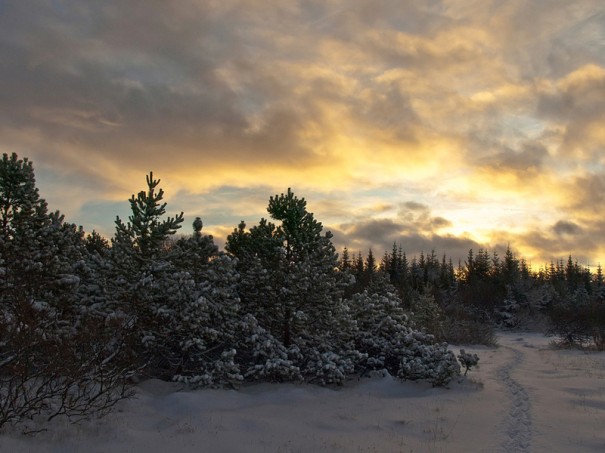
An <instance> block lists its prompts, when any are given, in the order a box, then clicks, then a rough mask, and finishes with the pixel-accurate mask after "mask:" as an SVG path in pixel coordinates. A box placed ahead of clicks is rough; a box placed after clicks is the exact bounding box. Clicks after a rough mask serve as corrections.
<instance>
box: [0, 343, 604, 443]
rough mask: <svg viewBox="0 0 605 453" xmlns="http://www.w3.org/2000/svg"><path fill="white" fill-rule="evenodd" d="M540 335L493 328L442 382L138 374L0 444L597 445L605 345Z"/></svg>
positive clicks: (601, 422)
mask: <svg viewBox="0 0 605 453" xmlns="http://www.w3.org/2000/svg"><path fill="white" fill-rule="evenodd" d="M549 342H550V339H548V338H544V337H543V336H542V335H539V334H535V333H502V334H500V335H499V343H500V346H499V347H498V348H484V347H474V348H466V350H467V352H476V353H478V354H479V356H480V358H481V360H480V362H479V365H480V367H479V369H473V370H472V371H471V372H469V375H468V377H467V378H466V379H461V380H460V381H455V382H453V383H452V384H451V385H450V388H449V389H443V388H432V387H431V386H430V385H427V384H419V383H412V382H406V383H400V382H398V381H396V380H394V379H392V378H390V377H385V378H379V377H375V378H372V379H362V380H360V381H354V382H350V383H349V384H348V385H347V386H346V387H344V388H341V389H328V388H321V387H315V386H311V385H301V386H299V385H291V384H281V385H277V384H261V385H252V386H247V387H245V388H243V389H242V390H240V391H228V390H197V391H178V389H179V387H178V386H176V385H175V384H171V383H165V382H161V381H157V380H153V381H148V382H145V383H144V384H142V385H141V386H140V388H139V389H138V392H137V398H136V399H133V400H128V401H123V402H121V403H120V405H119V407H118V409H117V410H116V411H114V412H113V413H112V414H110V415H108V416H107V417H105V418H103V419H101V420H97V421H94V422H89V423H85V424H80V425H69V424H67V423H66V422H65V421H57V422H56V423H53V424H52V425H51V426H50V429H49V430H48V431H45V432H42V433H40V434H38V435H37V436H35V437H25V436H23V435H19V434H17V432H16V431H13V432H10V431H8V432H6V433H4V434H3V435H1V436H0V452H14V453H20V452H62V453H63V452H86V453H96V452H116V453H120V452H145V453H155V452H158V453H165V452H171V453H176V452H406V453H408V452H530V451H531V452H574V453H578V452H603V451H605V353H594V352H591V353H584V352H582V351H577V350H574V351H570V350H554V349H551V348H550V347H549V346H548V344H549ZM455 352H456V353H457V352H458V348H456V349H455Z"/></svg>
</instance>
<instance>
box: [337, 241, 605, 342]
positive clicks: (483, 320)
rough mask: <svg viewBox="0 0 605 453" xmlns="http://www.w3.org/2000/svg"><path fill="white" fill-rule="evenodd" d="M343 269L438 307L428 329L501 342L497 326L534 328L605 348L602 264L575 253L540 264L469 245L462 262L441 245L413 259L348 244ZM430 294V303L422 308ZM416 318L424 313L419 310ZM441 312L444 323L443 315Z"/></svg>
mask: <svg viewBox="0 0 605 453" xmlns="http://www.w3.org/2000/svg"><path fill="white" fill-rule="evenodd" d="M339 268H340V269H342V270H346V271H347V272H350V273H351V274H352V275H353V276H354V277H355V283H354V284H353V285H352V286H351V287H349V288H348V291H351V292H358V291H363V290H367V289H369V288H372V287H374V286H376V285H383V284H384V282H385V281H386V282H388V283H389V284H390V285H392V286H393V287H394V288H395V289H396V291H397V293H398V295H399V297H400V298H401V300H402V303H403V305H404V306H405V307H406V308H407V309H414V310H416V312H418V310H426V305H427V301H428V305H431V304H432V306H433V309H432V311H431V316H432V321H431V322H432V326H430V328H428V329H427V330H428V331H429V332H431V333H432V334H433V335H435V336H436V337H437V338H439V339H442V340H444V341H449V342H453V343H467V342H468V343H483V344H490V343H492V342H493V340H494V337H493V328H494V327H500V328H532V329H541V330H544V331H545V333H547V334H550V335H553V336H557V337H559V340H560V341H561V343H563V344H566V345H569V346H590V345H592V346H594V347H596V348H598V349H600V350H602V349H604V348H605V284H604V277H603V271H602V267H601V265H600V264H599V265H598V266H597V267H596V271H595V272H594V273H593V272H591V270H590V268H589V267H587V266H581V265H579V264H578V262H577V261H575V260H574V259H573V257H572V256H571V255H570V256H569V257H568V258H567V260H565V261H564V260H562V259H560V260H557V261H551V262H550V263H549V264H545V265H542V266H541V267H539V268H538V269H537V270H533V269H532V268H531V266H530V265H528V264H527V262H526V260H525V259H523V258H519V257H517V256H516V255H515V254H514V253H513V252H512V251H511V249H510V247H509V248H507V250H506V252H505V253H504V256H502V257H501V256H500V255H499V254H498V253H497V252H493V253H492V254H490V253H489V251H488V250H486V249H479V250H478V251H477V252H475V251H474V250H472V249H471V250H469V252H468V255H467V258H466V260H465V261H464V263H462V262H458V263H457V265H456V266H454V264H453V262H452V260H451V258H448V257H447V256H446V255H443V256H441V258H440V259H439V258H438V256H437V255H436V253H435V251H431V252H430V253H429V254H427V255H425V254H424V253H422V252H421V253H420V256H419V257H416V256H414V257H412V258H411V259H410V258H408V256H407V255H406V253H405V251H404V250H403V249H402V247H401V246H399V247H398V246H397V245H396V244H394V245H393V248H392V250H391V252H388V251H387V252H385V253H384V255H383V257H382V259H381V261H380V262H378V261H377V260H376V258H375V257H374V255H373V252H372V250H369V252H368V254H367V256H366V257H365V258H364V257H363V256H362V255H361V253H359V252H358V253H357V254H354V255H353V256H352V257H351V255H350V252H349V250H347V249H346V248H345V249H344V250H343V252H342V254H341V259H340V262H339ZM421 299H422V300H423V305H424V308H419V307H418V301H419V300H421ZM416 317H418V316H417V315H416ZM435 319H438V320H439V322H435Z"/></svg>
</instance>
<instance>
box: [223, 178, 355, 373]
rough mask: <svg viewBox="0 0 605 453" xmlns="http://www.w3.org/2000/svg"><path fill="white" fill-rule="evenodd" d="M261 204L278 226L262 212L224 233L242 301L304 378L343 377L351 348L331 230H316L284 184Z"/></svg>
mask: <svg viewBox="0 0 605 453" xmlns="http://www.w3.org/2000/svg"><path fill="white" fill-rule="evenodd" d="M267 211H268V212H269V214H270V216H271V218H272V219H274V220H277V221H279V222H280V224H279V225H278V226H276V225H275V224H273V223H271V222H268V221H267V220H265V219H262V220H261V222H260V223H259V225H258V226H255V227H253V228H252V229H250V231H249V232H246V231H245V224H243V223H242V224H240V226H239V227H238V228H237V229H236V230H234V232H233V233H232V234H231V235H230V236H229V237H228V239H227V246H226V249H227V251H228V252H229V253H231V254H233V255H234V256H236V257H237V258H238V259H239V260H240V265H239V269H240V272H241V273H242V284H241V286H240V295H241V297H242V303H243V309H244V310H245V311H246V312H248V313H250V314H252V315H254V316H255V317H256V319H257V320H258V322H259V324H260V326H261V327H262V328H264V329H266V330H267V331H269V332H270V333H271V334H272V335H273V336H274V337H275V338H276V339H279V340H280V341H281V343H282V344H283V346H284V347H285V348H287V349H288V351H289V354H290V356H289V357H290V359H292V360H293V361H294V363H295V365H296V366H298V367H299V368H300V369H301V371H302V373H303V375H304V376H305V378H306V379H308V380H310V381H317V382H322V383H342V381H343V379H344V376H346V375H347V374H349V373H351V372H352V371H353V369H354V365H355V363H354V362H355V360H356V357H357V355H356V353H355V350H354V347H353V343H352V323H351V321H350V318H349V316H348V313H347V311H346V307H345V305H344V304H343V302H342V292H343V287H344V285H345V284H346V283H348V278H345V276H344V274H342V273H339V272H337V270H336V269H337V266H338V255H337V253H336V251H335V249H334V246H333V245H332V242H331V238H332V234H331V233H330V232H327V233H325V234H322V230H323V226H322V224H321V223H320V222H318V221H317V220H315V218H314V216H313V214H312V213H310V212H308V211H307V209H306V201H305V200H304V198H302V199H299V198H298V197H296V196H295V195H294V194H293V192H292V191H291V190H288V192H287V193H286V194H281V195H276V196H274V197H270V199H269V206H268V208H267ZM344 280H346V282H345V281H344Z"/></svg>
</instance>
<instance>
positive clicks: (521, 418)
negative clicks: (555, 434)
mask: <svg viewBox="0 0 605 453" xmlns="http://www.w3.org/2000/svg"><path fill="white" fill-rule="evenodd" d="M503 347H505V348H506V349H508V350H510V351H512V353H513V358H512V360H511V361H510V362H508V363H507V364H506V365H504V366H503V367H502V368H500V369H499V370H498V374H497V378H498V381H499V382H501V383H502V385H503V386H504V387H505V389H506V392H507V393H508V395H509V398H510V400H511V408H510V410H509V412H508V415H507V418H506V421H505V439H504V442H503V443H502V446H501V450H502V451H503V452H507V453H510V452H528V451H530V447H531V438H532V422H531V411H530V409H531V404H530V400H529V395H528V393H527V390H525V388H524V387H523V386H522V385H521V384H520V383H519V382H518V381H516V380H515V379H513V378H512V377H511V373H512V372H513V371H514V370H515V369H516V368H518V367H519V366H520V365H521V364H522V363H523V360H524V358H525V354H524V353H523V352H521V351H520V350H519V349H517V348H516V347H514V346H503Z"/></svg>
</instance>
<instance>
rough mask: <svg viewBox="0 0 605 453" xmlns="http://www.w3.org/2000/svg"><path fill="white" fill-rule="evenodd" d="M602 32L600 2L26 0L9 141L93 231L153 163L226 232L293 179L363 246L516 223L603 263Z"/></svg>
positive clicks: (476, 233) (15, 43)
mask: <svg viewBox="0 0 605 453" xmlns="http://www.w3.org/2000/svg"><path fill="white" fill-rule="evenodd" d="M604 23H605V10H604V9H603V5H602V3H601V2H600V1H598V0H580V1H577V2H573V3H570V2H568V1H564V0H548V1H546V0H536V1H532V2H500V1H497V0H488V1H482V2H476V1H468V0H452V1H441V0H437V1H431V2H417V1H412V0H405V1H402V2H393V1H390V0H379V1H369V0H351V1H346V2H345V1H341V0H331V1H329V2H319V1H309V2H289V1H286V2H283V1H280V2H277V1H273V2H269V3H267V2H263V4H262V5H261V4H260V3H258V2H254V1H247V0H223V1H220V2H216V1H199V0H185V1H178V2H177V1H172V0H171V1H160V0H150V1H146V2H140V1H139V2H137V1H135V2H127V3H125V2H120V1H118V0H108V1H104V2H79V1H76V0H62V1H57V2H37V1H34V0H22V1H19V2H11V3H10V4H7V5H4V6H3V11H2V15H1V16H0V79H1V80H2V82H3V83H2V84H1V85H0V106H1V107H0V137H1V140H0V151H2V152H13V151H15V152H17V153H19V154H20V155H21V156H29V157H31V158H32V160H33V161H34V164H35V166H36V170H37V175H38V180H39V182H40V185H41V188H42V189H43V196H45V197H46V198H48V200H49V202H51V205H53V206H56V207H57V208H61V209H63V210H66V211H67V214H68V217H72V218H73V220H74V221H77V222H79V223H83V224H85V227H86V228H87V229H90V227H91V226H94V227H95V228H101V227H102V223H103V218H104V217H105V218H107V219H108V220H107V225H108V226H107V227H106V229H107V230H110V231H111V229H112V227H111V222H113V218H114V217H115V213H114V212H111V211H112V209H113V208H114V207H115V206H116V203H118V202H120V201H121V200H126V199H127V198H128V197H129V196H130V194H131V193H133V192H136V191H138V190H140V189H141V184H139V183H138V182H137V181H142V182H144V179H143V176H144V174H145V173H147V172H148V171H150V170H153V171H154V172H155V174H156V175H157V176H158V177H160V178H161V179H162V184H163V185H164V188H165V190H166V196H167V199H168V200H169V202H170V206H174V209H175V210H176V211H179V212H180V210H185V212H186V214H187V215H191V216H192V217H193V216H195V215H202V216H203V217H204V222H205V224H206V225H207V227H208V229H213V231H216V232H217V237H219V236H220V235H222V234H223V233H224V232H225V231H228V230H230V229H231V228H232V225H228V224H231V223H232V222H234V221H235V219H236V218H239V217H242V216H243V217H246V219H247V220H248V218H249V221H250V222H256V221H258V219H259V218H260V217H262V216H264V215H266V212H265V207H266V206H264V203H263V202H262V200H265V201H266V199H268V197H269V196H270V195H272V194H274V193H278V192H281V191H284V190H286V189H287V188H288V187H293V188H294V189H295V191H296V193H297V194H300V195H301V196H305V197H306V198H307V199H308V201H309V203H310V206H311V207H312V209H314V210H315V212H316V213H317V216H318V218H319V220H322V221H324V223H325V224H326V225H332V226H335V227H334V228H333V229H334V231H335V234H336V235H337V237H338V238H339V239H338V240H339V241H340V240H341V241H342V242H347V241H348V242H350V243H351V244H353V243H355V244H359V246H360V247H361V246H363V247H364V248H365V247H367V246H369V245H371V244H374V246H375V247H380V248H383V247H385V246H386V248H390V245H391V244H389V243H388V242H390V241H391V240H395V241H398V240H399V239H400V238H407V240H408V241H409V243H410V244H412V247H414V248H418V247H420V248H426V249H428V248H429V247H430V246H429V245H428V241H430V240H434V241H436V244H442V245H443V246H444V247H446V246H447V247H452V248H453V249H455V250H461V249H462V248H463V247H466V246H468V245H470V244H483V245H490V244H491V243H493V244H501V242H498V238H500V237H502V235H501V231H502V230H503V229H505V228H507V229H508V230H509V231H508V236H507V237H509V238H511V239H513V240H515V241H518V242H519V250H520V251H525V252H527V253H531V254H532V255H533V256H539V255H544V256H548V254H549V253H554V252H551V250H549V249H548V247H553V250H559V249H561V247H570V248H573V246H574V244H575V246H576V247H577V248H578V252H579V253H582V254H583V255H584V256H586V257H587V258H588V257H591V256H592V257H597V254H598V256H601V257H603V260H605V250H601V249H600V248H599V247H595V244H594V242H595V241H594V240H592V239H590V237H589V235H599V234H600V235H601V236H592V237H602V233H603V232H605V230H604V229H603V228H602V225H601V224H600V223H599V219H598V216H597V215H596V214H595V213H596V212H597V211H598V207H599V206H601V205H603V204H605V202H604V201H603V200H602V196H601V195H600V193H603V190H602V189H603V187H602V186H603V184H602V179H603V174H605V158H604V157H603V156H605V150H604V149H603V143H605V135H604V134H605V132H604V128H603V126H602V118H603V105H602V101H601V98H602V93H603V92H604V90H605V84H604V83H605V69H604V68H605V48H604V46H605V44H604V43H605V41H604V40H603V38H604V37H605V36H604V34H603V30H604V29H605V27H603V24H604ZM247 200H248V201H249V202H248V203H247ZM402 200H407V201H405V202H402ZM95 207H98V210H99V212H98V214H97V215H94V216H92V212H93V210H94V209H95ZM189 211H190V212H191V213H190V214H189ZM87 216H91V217H90V219H91V220H88V219H87ZM561 219H565V220H562V221H564V222H572V220H570V219H573V223H574V224H575V225H577V227H578V230H577V231H575V232H574V233H573V234H569V233H568V232H567V233H566V232H565V230H566V226H565V224H561V225H559V226H558V227H554V226H553V225H557V222H558V221H561ZM238 221H239V220H238ZM540 223H542V225H550V226H551V227H545V232H542V231H541V230H540V228H539V225H540ZM568 226H569V225H567V227H568ZM549 228H550V229H549ZM568 230H569V228H568ZM557 231H558V232H559V233H560V234H558V233H557ZM559 236H560V237H562V238H563V239H562V240H561V241H563V242H556V240H555V238H557V237H559ZM572 237H573V238H574V241H575V242H574V241H572V240H571V238H572ZM458 240H459V241H460V242H456V241H458ZM565 241H568V242H565ZM523 247H525V249H524V248H523ZM588 247H592V248H588Z"/></svg>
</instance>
